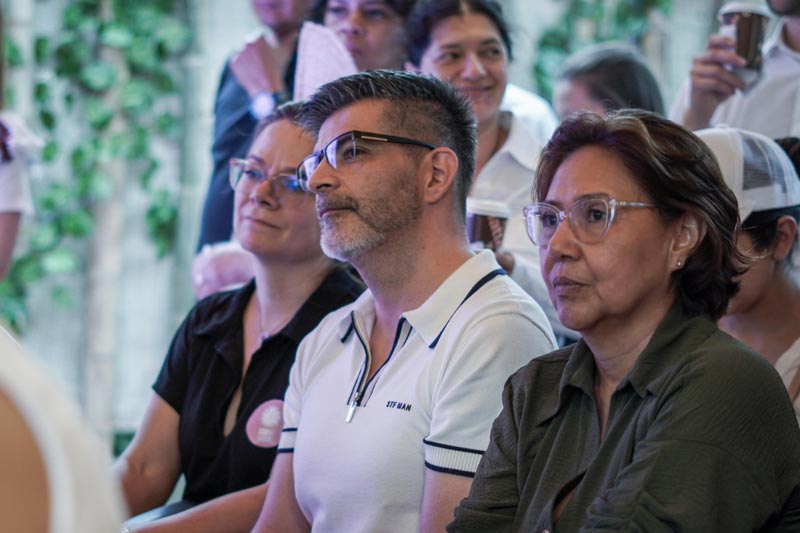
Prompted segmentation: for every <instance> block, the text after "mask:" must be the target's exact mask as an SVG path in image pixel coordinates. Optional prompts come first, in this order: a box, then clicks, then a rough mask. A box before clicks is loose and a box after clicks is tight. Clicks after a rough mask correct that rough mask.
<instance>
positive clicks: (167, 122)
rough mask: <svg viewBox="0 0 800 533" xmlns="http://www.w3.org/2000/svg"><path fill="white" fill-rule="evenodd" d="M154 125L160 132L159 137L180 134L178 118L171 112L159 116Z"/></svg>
mask: <svg viewBox="0 0 800 533" xmlns="http://www.w3.org/2000/svg"><path fill="white" fill-rule="evenodd" d="M153 125H154V126H155V128H156V132H158V134H159V135H164V136H167V137H169V136H173V135H175V134H176V133H178V126H179V122H178V117H176V116H175V115H174V114H172V113H169V112H166V113H161V114H160V115H158V116H157V117H156V120H155V123H154V124H153Z"/></svg>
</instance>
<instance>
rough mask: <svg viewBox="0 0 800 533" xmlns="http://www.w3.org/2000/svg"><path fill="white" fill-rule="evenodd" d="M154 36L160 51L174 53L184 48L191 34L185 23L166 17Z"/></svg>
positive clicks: (167, 53) (168, 53)
mask: <svg viewBox="0 0 800 533" xmlns="http://www.w3.org/2000/svg"><path fill="white" fill-rule="evenodd" d="M156 38H157V39H158V41H159V48H160V49H161V51H162V53H164V54H166V55H175V54H178V53H180V52H182V51H184V50H185V49H186V47H187V46H188V45H189V42H190V41H191V38H192V34H191V32H190V31H189V28H188V27H187V26H186V25H185V24H183V23H182V22H180V21H179V20H177V19H175V18H173V17H168V18H167V19H166V20H165V21H163V22H162V24H161V25H160V26H159V29H158V32H157V34H156Z"/></svg>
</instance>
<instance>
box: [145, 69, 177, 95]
mask: <svg viewBox="0 0 800 533" xmlns="http://www.w3.org/2000/svg"><path fill="white" fill-rule="evenodd" d="M151 76H152V78H153V85H154V86H155V88H156V89H158V90H159V91H160V92H162V93H174V92H175V91H176V90H177V88H178V86H177V84H176V83H175V80H174V79H172V76H170V75H169V73H168V72H167V71H166V70H164V69H158V70H155V71H152V72H151Z"/></svg>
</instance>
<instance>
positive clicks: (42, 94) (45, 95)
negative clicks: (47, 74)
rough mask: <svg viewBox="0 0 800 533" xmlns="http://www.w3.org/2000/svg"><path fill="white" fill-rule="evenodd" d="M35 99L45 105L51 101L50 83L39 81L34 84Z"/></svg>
mask: <svg viewBox="0 0 800 533" xmlns="http://www.w3.org/2000/svg"><path fill="white" fill-rule="evenodd" d="M33 100H34V101H35V102H36V103H37V104H39V105H40V106H44V105H46V104H47V102H49V101H50V84H48V83H45V82H42V81H40V82H37V83H36V84H35V85H34V86H33Z"/></svg>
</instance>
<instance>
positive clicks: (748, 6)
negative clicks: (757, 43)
mask: <svg viewBox="0 0 800 533" xmlns="http://www.w3.org/2000/svg"><path fill="white" fill-rule="evenodd" d="M731 13H755V14H756V15H761V16H763V17H767V18H770V12H769V10H768V9H767V8H765V7H764V6H763V5H759V4H754V3H752V2H728V3H726V4H725V5H724V6H722V7H721V8H719V12H718V13H717V16H719V17H721V16H723V15H728V14H731Z"/></svg>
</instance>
